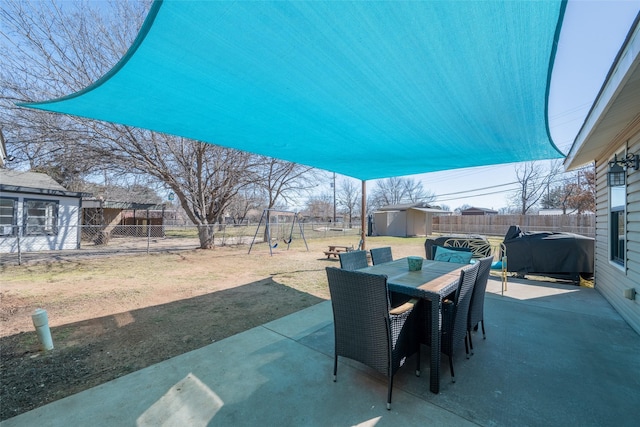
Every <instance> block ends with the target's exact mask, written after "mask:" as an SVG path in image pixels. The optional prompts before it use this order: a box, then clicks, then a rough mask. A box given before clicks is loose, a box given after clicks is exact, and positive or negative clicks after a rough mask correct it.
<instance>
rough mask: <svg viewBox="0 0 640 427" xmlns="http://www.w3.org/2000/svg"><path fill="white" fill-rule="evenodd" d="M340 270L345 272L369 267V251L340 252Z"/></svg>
mask: <svg viewBox="0 0 640 427" xmlns="http://www.w3.org/2000/svg"><path fill="white" fill-rule="evenodd" d="M338 257H339V258H340V268H342V269H343V270H350V271H351V270H358V269H360V268H365V267H368V266H369V261H367V251H348V252H340V254H338Z"/></svg>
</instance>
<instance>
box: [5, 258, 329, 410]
mask: <svg viewBox="0 0 640 427" xmlns="http://www.w3.org/2000/svg"><path fill="white" fill-rule="evenodd" d="M326 264H327V262H324V261H322V260H319V259H318V257H317V254H314V253H312V252H306V251H300V250H293V249H292V250H290V251H289V252H288V253H283V252H280V253H278V254H275V255H274V256H273V257H270V256H269V254H268V249H267V252H266V253H253V252H252V254H251V255H247V254H246V247H236V248H226V247H225V248H217V249H215V250H212V251H200V250H193V251H185V252H178V253H165V254H156V255H149V256H146V255H136V256H126V257H123V256H120V257H109V258H101V259H91V260H86V259H83V260H74V259H62V260H56V261H53V262H40V263H38V264H29V265H23V266H20V267H17V266H15V267H7V266H5V267H3V269H2V290H1V292H0V297H1V301H0V325H1V329H0V336H1V337H0V352H1V353H0V397H1V404H0V419H1V420H4V419H7V418H11V417H13V416H16V415H18V414H21V413H23V412H26V411H29V410H31V409H33V408H36V407H38V406H41V405H44V404H46V403H49V402H52V401H55V400H58V399H61V398H63V397H65V396H68V395H71V394H74V393H77V392H80V391H82V390H85V389H87V388H90V387H93V386H96V385H99V384H102V383H104V382H106V381H109V380H112V379H114V378H117V377H120V376H122V375H126V374H128V373H130V372H133V371H136V370H138V369H142V368H144V367H146V366H149V365H152V364H154V363H158V362H160V361H163V360H166V359H168V358H171V357H174V356H177V355H179V354H182V353H185V352H188V351H191V350H194V349H197V348H200V347H203V346H205V345H208V344H211V343H212V342H215V341H219V340H221V339H223V338H226V337H228V336H231V335H234V334H237V333H239V332H242V331H245V330H247V329H250V328H252V327H255V326H258V325H262V324H264V323H266V322H269V321H271V320H274V319H277V318H279V317H282V316H285V315H287V314H290V313H293V312H296V311H298V310H301V309H304V308H306V307H309V306H311V305H314V304H317V303H318V302H320V301H323V300H324V299H325V298H327V297H328V293H327V289H326V283H323V280H324V281H326V280H325V279H324V277H323V275H324V265H326ZM291 283H295V284H296V286H290V284H291ZM38 307H42V308H45V309H46V310H47V312H48V316H49V319H50V325H51V332H52V337H53V341H54V346H55V348H54V350H52V351H50V352H46V353H45V352H42V351H41V350H40V344H39V342H38V338H37V335H36V333H35V330H34V327H33V324H32V322H31V314H32V313H33V311H34V310H35V309H36V308H38Z"/></svg>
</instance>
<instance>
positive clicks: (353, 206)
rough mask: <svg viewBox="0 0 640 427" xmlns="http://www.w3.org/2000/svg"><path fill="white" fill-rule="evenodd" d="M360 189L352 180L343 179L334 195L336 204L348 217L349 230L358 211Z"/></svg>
mask: <svg viewBox="0 0 640 427" xmlns="http://www.w3.org/2000/svg"><path fill="white" fill-rule="evenodd" d="M361 202H362V200H361V193H360V188H359V186H358V185H356V184H355V182H354V181H353V180H352V179H343V180H342V181H341V182H340V187H339V189H338V192H337V193H336V203H337V205H338V206H340V207H341V208H342V209H344V211H345V213H346V214H347V215H349V228H351V226H352V224H351V223H352V221H353V216H354V214H357V213H358V212H359V211H360V205H361V204H362V203H361Z"/></svg>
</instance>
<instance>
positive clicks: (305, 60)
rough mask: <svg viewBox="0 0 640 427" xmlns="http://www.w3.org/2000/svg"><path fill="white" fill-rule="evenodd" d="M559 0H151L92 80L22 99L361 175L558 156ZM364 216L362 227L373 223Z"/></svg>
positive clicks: (61, 110) (561, 6) (561, 7)
mask: <svg viewBox="0 0 640 427" xmlns="http://www.w3.org/2000/svg"><path fill="white" fill-rule="evenodd" d="M565 7H566V2H565V1H562V0H548V1H524V2H514V1H482V2H458V1H434V2H427V1H424V2H367V1H365V2H352V1H344V2H332V1H315V2H295V1H294V2H276V1H265V2H184V1H174V0H164V1H155V2H154V3H153V5H152V6H151V10H150V12H149V14H148V16H147V18H146V20H145V23H144V24H143V26H142V28H141V30H140V33H139V35H138V37H137V38H136V40H135V42H134V44H133V45H132V46H131V48H130V49H129V51H128V52H127V54H126V55H125V56H124V57H123V58H122V59H121V60H120V61H119V63H118V64H117V65H116V66H115V67H114V68H113V69H112V70H111V71H110V72H109V73H107V74H106V75H105V76H104V77H102V78H101V79H100V80H98V81H97V82H95V83H94V84H93V85H91V86H89V87H87V88H86V89H84V90H82V91H80V92H77V93H75V94H71V95H68V96H66V97H63V98H60V99H56V100H50V101H44V102H39V103H26V104H23V105H24V106H28V107H33V108H39V109H43V110H48V111H53V112H59V113H65V114H72V115H77V116H81V117H87V118H92V119H97V120H104V121H109V122H115V123H120V124H125V125H130V126H135V127H140V128H145V129H149V130H153V131H159V132H164V133H168V134H174V135H179V136H183V137H187V138H191V139H195V140H199V141H203V142H208V143H212V144H217V145H221V146H225V147H229V148H235V149H239V150H244V151H249V152H253V153H257V154H262V155H267V156H270V157H276V158H279V159H283V160H288V161H292V162H296V163H300V164H304V165H309V166H314V167H317V168H320V169H325V170H329V171H333V172H337V173H341V174H344V175H347V176H351V177H354V178H358V179H360V180H363V199H364V196H365V191H364V190H365V187H364V181H365V180H369V179H376V178H385V177H392V176H403V175H410V174H416V173H425V172H433V171H440V170H448V169H455V168H465V167H472V166H481V165H490V164H500V163H511V162H519V161H532V160H541V159H550V158H558V157H562V153H560V152H559V150H558V149H557V147H556V146H555V145H554V144H553V142H552V140H551V137H550V133H549V127H548V117H547V104H548V95H549V82H550V79H551V72H552V68H553V62H554V58H555V52H556V47H557V41H558V37H559V33H560V29H561V26H562V19H563V16H564V11H565ZM364 228H365V227H363V229H364Z"/></svg>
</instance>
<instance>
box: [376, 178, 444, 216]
mask: <svg viewBox="0 0 640 427" xmlns="http://www.w3.org/2000/svg"><path fill="white" fill-rule="evenodd" d="M434 200H435V195H434V194H433V193H432V192H430V191H425V189H424V188H423V187H422V183H421V182H420V181H416V180H414V179H412V178H402V177H392V178H387V179H382V180H378V181H376V184H375V187H374V188H373V191H372V192H371V196H370V197H369V199H368V202H367V203H368V205H369V207H370V208H371V209H376V208H380V207H382V206H386V205H397V204H401V203H417V202H425V203H429V202H432V201H434Z"/></svg>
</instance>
